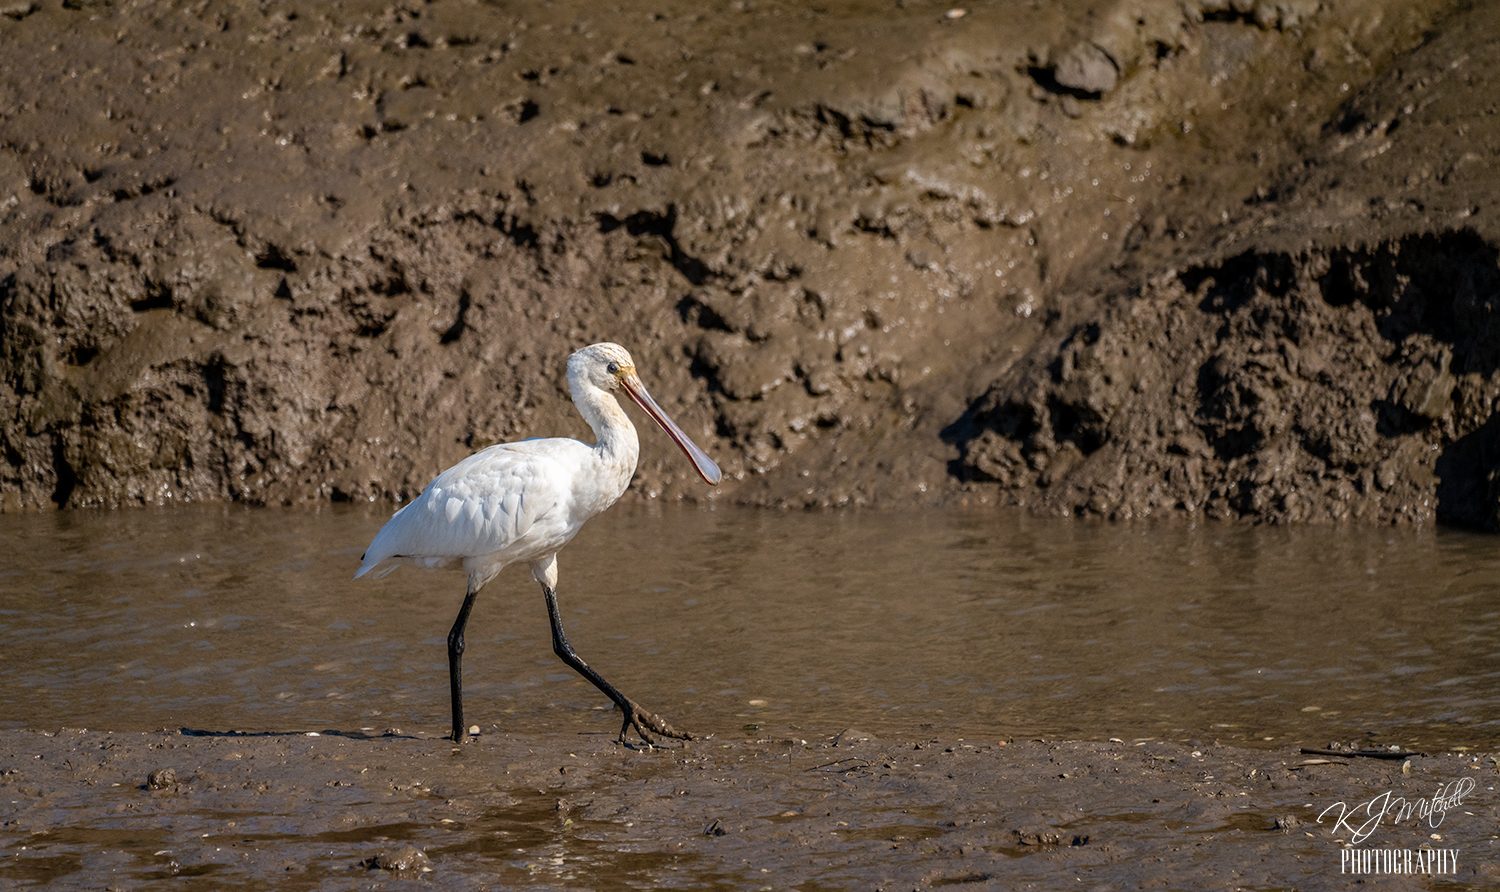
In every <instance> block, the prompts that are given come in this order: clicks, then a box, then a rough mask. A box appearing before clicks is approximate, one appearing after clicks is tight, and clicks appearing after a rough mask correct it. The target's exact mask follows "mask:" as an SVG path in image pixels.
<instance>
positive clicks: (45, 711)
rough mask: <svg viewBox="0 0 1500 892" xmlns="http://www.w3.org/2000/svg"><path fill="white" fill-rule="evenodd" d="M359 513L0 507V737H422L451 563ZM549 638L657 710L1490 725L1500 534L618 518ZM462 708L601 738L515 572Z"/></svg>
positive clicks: (1102, 729)
mask: <svg viewBox="0 0 1500 892" xmlns="http://www.w3.org/2000/svg"><path fill="white" fill-rule="evenodd" d="M381 515H382V512H380V511H378V510H375V509H365V508H348V509H344V510H325V511H322V512H320V513H298V512H282V511H271V510H263V511H250V510H240V509H231V510H225V509H217V508H216V509H187V510H171V511H131V512H117V513H97V514H95V513H86V512H73V513H62V514H48V515H32V516H4V517H0V541H4V542H5V543H6V548H5V550H6V558H5V560H4V562H3V563H0V654H3V657H0V661H3V665H4V667H5V670H4V671H5V678H6V683H5V685H3V686H0V727H6V728H41V729H47V728H57V727H89V728H108V729H111V730H121V731H125V730H147V729H155V728H178V727H185V728H191V729H197V730H204V731H295V730H325V729H338V730H343V731H357V730H361V729H370V730H374V731H384V730H387V729H391V728H400V729H402V730H404V731H407V732H423V733H431V734H434V735H436V734H440V733H442V732H443V731H444V730H445V729H446V727H447V725H446V722H447V690H446V685H447V676H446V663H445V651H444V644H443V642H444V637H445V635H446V633H447V630H448V626H449V624H450V623H451V621H452V618H453V614H454V612H455V611H456V609H457V607H458V603H459V601H460V599H461V597H462V594H463V582H462V578H461V576H460V575H459V574H458V573H456V572H454V573H446V572H438V571H414V570H409V569H403V570H401V571H399V572H397V573H396V574H395V575H393V576H390V577H388V578H386V579H384V580H380V581H375V582H371V581H369V580H362V581H360V582H354V581H352V580H351V579H350V578H349V577H350V574H351V573H352V572H353V570H354V568H355V566H356V564H357V562H358V558H359V554H360V551H361V549H362V547H363V545H364V544H365V543H366V542H367V541H368V540H369V538H370V536H371V535H372V534H373V533H374V531H375V530H376V529H377V528H378V526H379V524H380V522H381V521H382V519H383V518H382V516H381ZM561 571H562V584H561V588H560V593H561V600H562V609H563V615H564V618H565V620H566V621H567V623H568V631H569V635H570V637H571V638H572V640H573V642H574V644H575V646H576V647H577V648H578V650H579V652H580V653H581V654H582V655H583V656H584V657H585V659H588V660H589V661H590V662H591V663H592V664H593V665H594V666H596V667H597V668H599V669H600V670H601V671H602V672H603V673H604V674H605V676H606V677H608V678H610V679H611V680H612V681H614V682H615V683H616V684H617V685H618V686H619V687H621V688H622V689H623V690H625V691H626V692H627V693H629V694H631V695H632V696H633V697H635V698H636V699H637V700H639V701H641V702H642V703H644V704H645V705H646V706H648V707H649V708H652V709H655V710H657V711H659V712H660V713H662V714H663V715H664V716H666V717H667V718H668V719H669V720H670V721H672V722H673V723H675V724H677V725H678V726H679V727H685V728H687V729H689V730H692V731H695V732H698V733H713V734H717V735H719V736H721V737H731V738H732V737H742V736H747V735H753V736H756V737H765V736H767V735H772V736H775V735H785V736H791V737H812V736H813V735H820V736H825V735H830V734H833V733H835V732H837V731H839V730H841V729H844V728H849V727H855V728H859V729H861V730H865V731H869V732H872V733H875V734H877V735H879V734H887V733H889V734H906V735H920V734H924V733H927V732H928V731H931V732H932V733H942V734H944V735H954V734H957V735H974V736H977V737H984V736H1005V737H1022V736H1033V735H1042V736H1047V737H1069V738H1083V739H1104V738H1108V737H1122V738H1127V739H1128V738H1135V737H1161V738H1169V739H1180V740H1194V739H1204V740H1208V739H1218V740H1222V741H1225V742H1228V741H1237V742H1244V743H1252V744H1259V743H1267V742H1269V743H1271V744H1272V745H1277V746H1280V745H1286V744H1289V743H1307V744H1317V745H1322V744H1325V743H1327V742H1329V741H1331V740H1375V741H1379V742H1383V743H1402V744H1407V745H1411V746H1416V747H1425V748H1440V747H1450V746H1469V747H1491V748H1492V747H1494V746H1496V745H1497V744H1500V654H1497V653H1496V650H1495V648H1494V642H1495V641H1496V640H1500V599H1497V598H1496V595H1495V593H1496V591H1497V589H1500V549H1497V547H1496V543H1495V540H1494V539H1492V538H1486V537H1479V536H1471V535H1466V534H1461V533H1453V532H1446V531H1444V532H1436V533H1434V532H1430V531H1429V532H1411V531H1395V530H1388V529H1332V528H1327V529H1297V530H1281V529H1269V528H1246V527H1238V526H1209V527H1187V526H1182V525H1172V526H1144V525H1141V526H1130V527H1121V526H1103V525H1094V524H1082V523H1072V522H1063V521H1050V520H1039V519H1036V518H1027V517H1016V516H1008V515H995V514H989V513H986V514H982V515H977V514H976V515H966V514H961V513H935V512H934V513H918V514H911V515H897V514H887V513H852V514H780V513H762V512H748V511H736V510H718V511H701V510H690V509H665V510H652V509H650V508H634V509H628V508H623V507H622V508H617V509H615V510H614V511H612V512H610V513H609V514H607V515H605V516H604V517H601V518H598V519H596V520H595V521H594V522H593V523H592V524H591V526H590V527H589V528H587V529H586V530H585V531H584V532H583V533H582V534H581V535H580V537H579V538H578V539H577V540H576V541H575V542H574V543H572V544H571V545H570V546H569V547H568V549H567V550H566V551H565V552H564V553H563V556H562V561H561ZM468 638H469V650H468V656H467V657H466V663H465V669H466V673H465V675H466V681H467V685H466V689H467V692H468V709H469V718H470V721H471V722H474V723H477V724H479V725H481V727H482V728H484V729H494V728H496V727H500V728H508V729H512V730H517V731H556V730H563V731H570V730H578V731H605V730H613V728H614V727H615V723H614V720H613V719H611V718H610V717H609V715H608V714H607V713H606V711H605V709H604V707H605V702H604V701H603V699H602V698H601V697H599V696H598V695H596V694H595V692H594V691H593V690H592V689H591V688H590V687H588V686H587V685H586V684H585V683H584V682H582V681H581V680H579V679H577V678H576V677H575V676H573V674H572V673H571V672H570V671H569V670H567V669H566V668H565V667H563V666H562V665H561V664H560V663H559V662H558V661H557V660H556V659H555V658H554V657H553V655H552V653H551V650H550V646H549V638H548V634H547V625H546V614H545V611H544V608H543V604H542V600H541V596H540V594H539V592H538V590H537V588H536V586H535V584H534V583H533V582H532V581H531V580H530V578H529V575H528V574H526V573H525V572H524V570H521V569H512V570H508V571H507V572H506V573H505V574H504V575H502V576H501V577H500V579H498V580H497V581H496V582H495V583H492V584H491V586H490V587H489V588H487V589H486V590H485V592H484V593H483V594H482V595H481V598H480V601H479V603H478V606H477V607H476V610H475V613H474V616H473V619H472V621H471V623H470V630H469V636H468Z"/></svg>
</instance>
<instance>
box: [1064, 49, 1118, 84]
mask: <svg viewBox="0 0 1500 892" xmlns="http://www.w3.org/2000/svg"><path fill="white" fill-rule="evenodd" d="M1052 79H1053V80H1055V81H1057V83H1058V86H1061V87H1065V88H1066V89H1069V90H1076V91H1078V92H1079V93H1087V94H1091V95H1094V96H1102V95H1104V94H1105V93H1108V92H1109V91H1110V90H1113V89H1114V88H1115V84H1117V83H1119V81H1120V69H1119V66H1118V65H1116V64H1115V60H1114V59H1112V58H1110V55H1109V53H1107V52H1105V51H1104V50H1103V49H1102V48H1100V46H1099V45H1098V44H1095V43H1090V42H1088V41H1084V42H1082V43H1077V44H1074V45H1073V46H1072V47H1071V48H1070V49H1068V50H1067V51H1066V52H1064V53H1063V54H1062V56H1061V57H1060V58H1059V59H1058V60H1057V64H1055V65H1053V66H1052Z"/></svg>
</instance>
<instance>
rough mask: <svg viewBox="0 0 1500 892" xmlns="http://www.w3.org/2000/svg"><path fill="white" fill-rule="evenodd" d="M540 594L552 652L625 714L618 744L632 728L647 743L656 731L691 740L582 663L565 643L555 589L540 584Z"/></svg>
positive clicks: (566, 639) (653, 742)
mask: <svg viewBox="0 0 1500 892" xmlns="http://www.w3.org/2000/svg"><path fill="white" fill-rule="evenodd" d="M542 594H543V595H545V596H546V598H547V618H548V619H549V620H550V621H551V622H552V651H553V653H556V654H557V655H558V657H560V658H561V659H562V661H563V662H564V663H567V664H568V665H569V666H571V667H573V670H574V671H575V672H577V673H578V674H579V675H582V676H583V677H584V678H586V679H588V680H589V683H590V684H592V685H593V686H594V687H596V688H598V689H599V690H600V691H602V692H604V696H606V697H608V698H609V699H611V700H613V701H614V704H615V705H616V706H618V707H620V712H622V713H624V715H625V721H624V722H623V723H622V724H621V725H620V736H619V738H618V740H619V742H620V743H625V742H626V740H625V732H627V731H629V730H630V729H632V728H634V729H635V733H637V734H639V735H640V737H641V740H643V741H645V743H646V745H647V746H652V745H654V744H655V741H653V740H652V739H651V734H660V735H661V736H663V737H671V738H674V739H676V740H692V739H693V735H691V734H688V733H686V732H683V731H678V730H676V729H675V728H673V727H672V726H671V725H668V724H667V723H666V722H664V721H662V719H661V717H660V716H658V715H656V714H654V713H651V712H647V711H646V710H644V709H642V708H641V707H640V705H639V704H637V703H636V702H635V701H634V700H632V699H630V698H629V697H627V696H625V695H624V694H622V693H620V691H619V689H618V688H616V687H615V686H614V685H612V684H610V683H609V682H607V681H605V680H604V676H602V675H600V674H599V673H597V672H595V671H594V670H593V668H592V667H590V666H589V664H588V663H585V662H584V661H583V658H581V657H579V656H578V654H577V653H575V652H574V651H573V645H571V644H569V643H568V636H567V635H566V634H565V633H564V632H563V627H562V615H561V614H560V613H559V612H558V610H557V591H556V590H555V589H553V588H551V587H550V586H547V585H545V584H544V585H543V586H542ZM647 732H650V733H647Z"/></svg>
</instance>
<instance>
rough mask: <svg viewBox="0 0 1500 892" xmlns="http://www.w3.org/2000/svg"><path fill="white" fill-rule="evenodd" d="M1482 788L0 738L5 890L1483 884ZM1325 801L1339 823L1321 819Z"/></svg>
mask: <svg viewBox="0 0 1500 892" xmlns="http://www.w3.org/2000/svg"><path fill="white" fill-rule="evenodd" d="M1496 780H1497V761H1496V759H1495V757H1494V756H1491V755H1488V754H1485V755H1478V754H1441V755H1436V754H1435V755H1426V756H1413V757H1411V758H1409V759H1405V760H1402V759H1396V760H1379V759H1372V758H1349V757H1328V756H1315V755H1306V754H1302V753H1300V752H1298V751H1296V750H1292V749H1276V750H1266V751H1261V750H1253V749H1244V748H1235V747H1223V746H1217V745H1211V744H1209V743H1204V744H1201V745H1196V746H1195V745H1192V744H1187V745H1183V744H1169V743H1162V742H1157V741H1138V742H1124V741H1111V742H1104V743H1097V742H1077V741H1040V740H1016V741H1001V740H994V739H989V740H976V739H971V740H957V739H943V738H941V737H934V738H921V739H908V740H899V741H897V740H880V739H867V736H866V735H863V734H861V733H859V732H857V731H846V732H844V733H843V734H842V736H841V737H838V736H831V737H829V738H827V739H824V738H808V739H805V740H804V739H800V738H798V739H782V740H777V739H765V740H730V739H714V738H709V739H705V740H699V741H695V742H692V743H690V744H688V745H686V746H684V747H682V748H679V749H671V750H656V751H636V750H630V749H626V748H624V747H621V746H618V745H616V744H614V743H613V742H611V740H610V739H609V737H608V736H607V735H604V734H600V735H592V734H589V735H549V734H510V733H499V732H493V733H489V734H486V735H484V736H482V737H481V738H479V739H478V740H477V741H475V742H473V743H471V744H470V745H468V746H465V747H464V748H462V749H461V750H460V749H456V748H455V747H453V746H452V745H451V744H449V743H447V742H445V741H444V740H441V739H438V738H435V737H423V736H411V735H399V734H388V735H380V736H367V735H363V734H359V733H353V734H350V733H342V732H337V731H327V732H322V733H320V734H309V733H307V732H290V733H238V732H213V731H191V730H184V731H159V732H152V733H138V732H131V733H123V732H109V731H95V730H87V731H85V730H62V731H59V732H55V733H54V732H36V731H7V732H3V733H0V791H3V795H0V803H3V804H0V841H3V845H4V852H5V857H4V859H3V860H0V881H3V882H5V883H6V884H12V883H14V884H27V883H37V882H43V883H46V882H54V883H57V884H60V885H64V884H65V885H67V886H73V887H88V888H102V887H106V886H108V887H113V888H134V887H139V886H140V885H142V884H143V883H147V882H150V881H160V880H164V879H167V878H170V877H186V876H197V877H204V878H209V879H211V880H212V882H213V883H215V884H234V885H240V884H245V885H250V886H258V887H262V888H266V887H269V886H270V885H271V884H274V885H275V886H276V887H277V888H312V887H320V888H326V887H329V886H342V885H345V884H348V885H360V886H375V887H381V886H399V885H404V884H405V883H406V881H408V880H412V879H417V878H420V879H421V881H422V882H424V883H425V884H428V885H434V886H437V887H439V888H478V887H497V888H513V887H528V888H605V887H617V886H627V887H638V888H660V887H678V888H707V887H723V888H756V887H765V888H790V887H794V886H795V887H798V888H866V889H868V888H888V889H897V888H923V887H930V886H969V887H973V888H1060V887H1062V886H1064V885H1066V886H1068V887H1075V888H1094V889H1099V888H1119V889H1138V888H1346V887H1349V886H1351V885H1353V884H1354V883H1355V882H1357V879H1356V878H1355V877H1353V876H1348V875H1344V874H1342V873H1341V870H1347V869H1348V868H1349V864H1348V862H1347V857H1348V856H1347V855H1341V851H1342V849H1343V846H1342V841H1344V840H1347V839H1349V837H1350V832H1349V831H1350V830H1351V829H1353V830H1360V829H1368V830H1370V831H1371V832H1370V833H1369V835H1368V837H1367V838H1366V839H1364V840H1363V841H1362V843H1361V845H1360V846H1358V847H1357V850H1372V849H1403V850H1404V849H1419V848H1423V847H1426V848H1431V849H1434V850H1445V851H1456V874H1455V875H1449V876H1446V877H1430V876H1395V877H1392V876H1379V875H1376V876H1367V877H1364V878H1363V887H1364V888H1454V887H1455V886H1454V884H1455V883H1457V884H1467V885H1469V886H1472V887H1475V888H1478V887H1494V885H1495V884H1497V883H1500V837H1497V833H1496V828H1497V826H1500V800H1497V798H1496V795H1495V787H1496ZM1439 791H1444V795H1446V796H1448V797H1449V799H1448V801H1446V802H1442V801H1438V800H1436V799H1435V796H1436V795H1437V794H1438V792H1439ZM1387 792H1389V793H1390V794H1391V797H1392V800H1391V801H1393V802H1394V801H1396V799H1395V797H1406V798H1407V800H1408V801H1410V802H1413V803H1416V801H1417V800H1419V799H1424V798H1425V799H1426V800H1427V801H1428V802H1429V803H1433V802H1436V803H1437V805H1438V806H1439V807H1440V808H1441V811H1439V812H1434V814H1433V815H1432V816H1431V818H1430V820H1432V821H1439V820H1440V823H1439V824H1438V826H1437V827H1432V826H1429V822H1428V820H1422V819H1420V818H1418V817H1413V816H1404V817H1403V816H1401V815H1398V814H1397V813H1396V811H1395V809H1394V808H1393V810H1392V812H1391V813H1389V814H1388V815H1387V816H1386V817H1385V818H1384V819H1383V820H1380V821H1377V822H1375V823H1373V824H1369V823H1368V822H1369V814H1368V813H1367V812H1363V811H1359V809H1361V808H1363V807H1364V804H1366V803H1369V802H1371V801H1372V800H1376V799H1377V797H1380V796H1381V795H1382V794H1385V793H1387ZM1380 801H1381V802H1382V803H1383V802H1384V800H1380ZM1339 802H1342V803H1344V804H1345V805H1346V806H1347V807H1348V808H1349V809H1350V812H1349V817H1348V818H1347V820H1346V821H1345V823H1344V824H1343V825H1342V826H1340V825H1339V824H1338V822H1337V821H1336V820H1335V814H1337V813H1338V812H1337V811H1335V812H1333V813H1330V814H1329V815H1328V816H1326V817H1325V819H1324V821H1322V822H1321V823H1320V822H1319V820H1318V817H1319V813H1320V812H1323V811H1324V810H1325V809H1328V808H1330V807H1331V806H1334V804H1335V803H1339ZM1335 808H1337V807H1335ZM1377 810H1378V806H1377ZM1435 857H1447V856H1435ZM1341 862H1342V863H1341Z"/></svg>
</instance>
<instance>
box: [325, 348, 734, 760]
mask: <svg viewBox="0 0 1500 892" xmlns="http://www.w3.org/2000/svg"><path fill="white" fill-rule="evenodd" d="M568 391H569V393H571V394H572V397H573V405H575V406H577V407H578V413H579V414H580V415H582V416H583V419H584V421H587V422H588V425H589V427H590V428H592V429H593V432H594V437H595V439H596V440H597V442H596V443H594V445H592V446H590V445H588V444H586V443H582V442H580V441H578V440H573V439H568V438H563V437H555V438H548V439H530V440H522V441H520V442H518V443H501V444H499V445H496V446H491V447H489V448H488V449H484V450H481V451H479V452H476V453H474V454H473V455H471V456H469V457H468V458H466V459H464V460H463V461H461V462H459V463H458V464H456V465H454V466H453V467H451V468H449V469H448V470H446V471H444V472H442V473H441V474H439V475H437V476H436V477H434V478H433V480H432V482H431V483H429V484H427V488H426V489H424V490H422V494H421V495H419V496H417V497H416V498H415V499H413V500H412V501H411V502H410V503H409V504H407V505H406V506H405V507H403V508H401V510H399V511H397V512H396V513H395V514H393V515H391V519H390V520H388V521H386V523H385V526H383V527H381V529H380V532H378V533H376V534H375V539H374V540H373V541H372V542H371V543H370V547H369V548H367V549H366V550H365V553H364V557H363V559H362V561H361V563H360V565H359V571H358V572H357V573H355V574H354V576H355V578H356V579H358V578H359V577H361V576H364V575H366V574H368V573H370V572H372V571H373V572H374V573H375V574H376V576H377V577H379V576H383V575H385V574H386V573H389V572H390V571H391V570H394V569H396V568H397V567H399V566H401V565H402V564H412V565H415V566H418V567H462V568H463V570H464V571H465V572H466V573H467V574H468V590H467V591H466V592H465V594H464V601H463V606H462V607H460V608H459V610H458V618H457V619H456V620H454V622H453V628H452V630H451V631H450V632H449V633H448V683H449V689H450V693H451V694H452V698H453V740H454V741H455V742H456V743H463V742H464V741H465V739H466V738H467V732H466V729H465V726H464V702H463V676H462V672H461V666H460V663H461V661H462V660H463V654H464V626H465V625H467V624H468V621H469V611H470V610H471V609H473V607H474V598H475V596H477V595H478V594H479V590H480V589H481V588H483V587H484V585H485V583H487V582H489V581H490V580H491V579H494V578H495V576H496V575H498V574H499V573H500V571H501V570H502V569H504V568H505V567H506V566H507V565H508V564H514V563H519V562H522V561H525V562H528V563H529V564H530V565H531V575H532V577H533V578H534V579H536V581H537V582H538V583H540V584H541V586H542V595H543V597H544V598H545V599H546V601H547V617H548V619H549V620H550V622H551V624H552V650H553V651H554V652H555V653H556V654H557V655H558V656H559V657H560V658H562V661H563V662H564V663H566V664H568V665H569V666H571V667H572V668H573V669H574V671H576V672H578V674H580V675H582V676H583V677H584V678H586V679H588V680H589V682H591V683H592V684H593V685H594V687H596V688H598V689H599V690H600V691H602V692H603V693H604V695H605V696H606V697H608V698H609V699H610V700H612V701H614V703H615V705H616V706H618V707H619V708H620V712H621V713H623V715H624V722H623V723H622V724H621V725H620V735H619V737H618V740H619V742H620V743H626V733H627V732H628V731H630V730H632V729H634V731H635V733H636V734H638V735H640V738H641V740H642V741H643V742H644V743H646V744H647V745H648V746H650V745H652V744H654V743H655V741H653V740H652V735H653V734H658V735H661V736H663V737H671V738H675V739H677V740H691V739H692V735H691V734H686V733H684V732H681V731H678V730H676V729H674V728H673V727H672V726H671V725H669V724H667V723H666V722H665V721H663V720H662V719H661V717H660V716H657V715H656V714H655V713H652V712H649V711H647V710H645V709H642V708H641V706H640V705H639V704H637V703H636V702H635V701H634V700H632V699H630V698H629V697H627V696H625V695H624V694H622V693H620V691H619V690H618V689H617V688H615V686H614V685H612V684H610V683H609V682H607V681H605V680H604V677H603V676H602V675H600V674H599V673H598V672H596V671H594V669H592V668H591V667H590V666H589V665H588V664H587V663H585V662H584V661H583V660H582V658H580V657H579V656H578V654H577V653H575V652H574V650H573V647H572V645H571V644H569V643H568V637H567V635H565V634H563V627H562V617H561V616H560V615H559V613H558V609H557V552H558V550H559V549H560V548H562V547H563V546H564V545H566V544H568V542H569V541H570V540H572V538H573V537H574V536H575V535H577V533H578V530H579V529H580V528H581V527H582V526H583V524H584V522H585V521H587V520H588V519H589V518H591V517H593V516H594V515H596V514H598V513H600V512H601V511H603V510H604V509H606V508H608V507H609V506H610V505H613V504H614V503H615V500H616V499H618V498H619V497H620V496H621V495H622V494H623V493H624V492H625V488H626V487H627V486H629V485H630V478H631V477H632V476H634V474H635V465H636V460H637V459H638V458H639V457H640V451H641V446H640V440H639V439H638V438H637V437H636V433H635V426H634V425H632V424H631V423H630V418H629V416H627V415H626V414H625V412H624V410H623V409H621V408H620V404H619V402H618V401H617V400H616V399H615V393H616V391H624V392H625V395H626V396H628V397H630V398H631V400H633V401H634V402H635V404H636V405H638V406H640V407H641V410H642V411H644V412H645V413H646V415H648V416H649V417H650V418H651V420H652V421H655V422H656V423H657V424H658V425H660V426H661V429H662V430H664V431H666V433H667V436H669V437H671V438H672V440H673V442H675V443H676V444H677V446H678V447H679V448H680V449H682V451H683V453H684V454H686V455H687V457H688V459H689V460H690V461H691V462H692V463H693V467H694V468H696V469H697V471H698V474H699V476H701V477H702V478H703V480H704V481H705V482H706V483H708V484H709V485H710V486H714V485H717V484H718V482H719V480H720V479H721V477H722V476H723V475H722V474H721V473H720V471H719V466H718V465H716V464H714V461H713V459H711V458H709V457H708V454H707V453H705V452H704V451H703V450H702V449H699V448H698V446H697V444H695V443H694V442H693V441H692V440H691V439H689V438H688V435H687V434H685V433H683V432H682V428H680V427H678V426H677V425H676V424H675V423H673V421H672V419H671V418H668V417H667V414H666V413H665V412H663V411H662V408H661V406H658V405H657V404H656V400H654V399H652V398H651V394H650V393H649V392H648V391H647V390H646V387H645V385H643V384H642V383H641V379H640V377H639V376H638V375H637V374H636V369H635V361H634V360H632V359H631V358H630V354H629V353H628V352H626V350H625V348H624V347H621V346H620V345H618V344H609V343H604V344H593V345H590V346H588V347H584V348H583V349H582V350H579V351H577V352H576V353H574V354H573V355H572V356H570V357H568Z"/></svg>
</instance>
